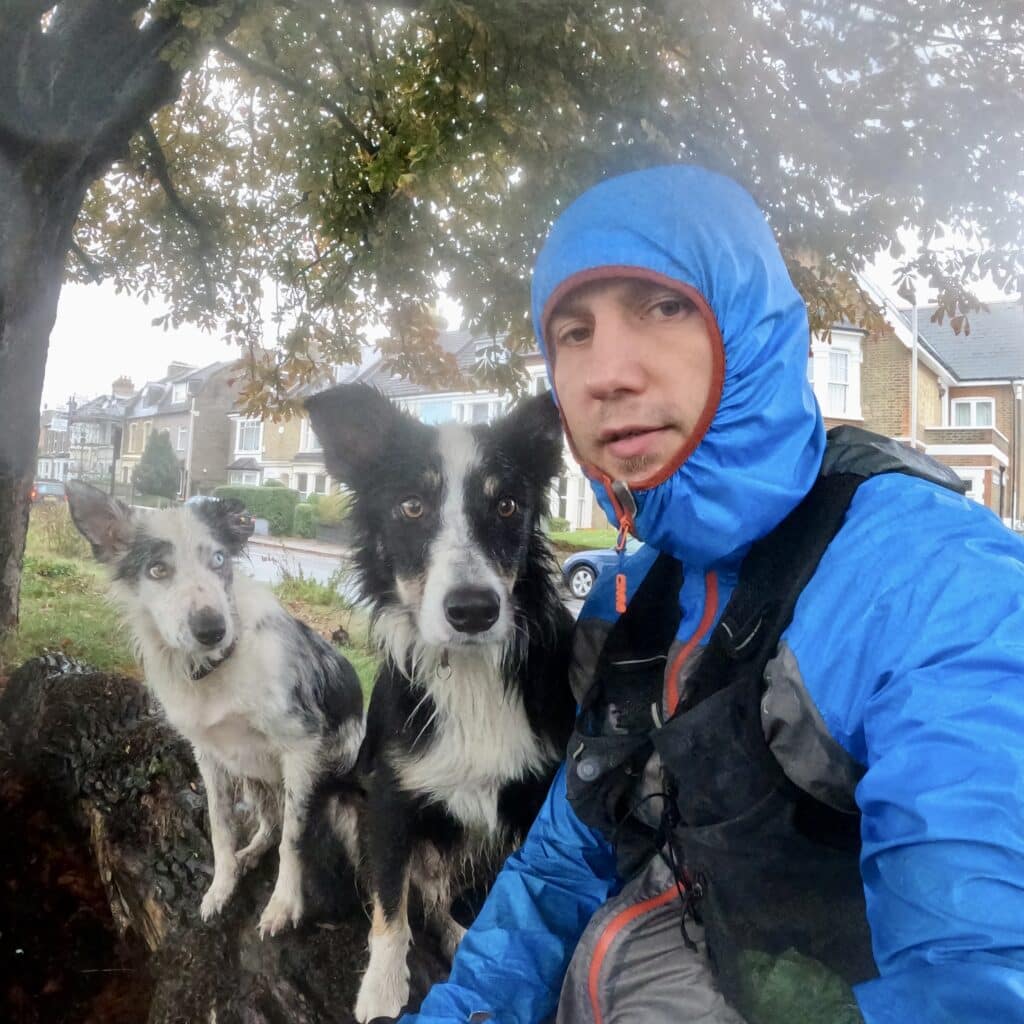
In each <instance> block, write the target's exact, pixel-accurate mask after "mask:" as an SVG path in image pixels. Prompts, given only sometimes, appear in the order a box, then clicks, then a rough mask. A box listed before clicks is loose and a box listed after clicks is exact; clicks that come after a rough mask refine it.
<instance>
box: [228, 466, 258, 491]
mask: <svg viewBox="0 0 1024 1024" xmlns="http://www.w3.org/2000/svg"><path fill="white" fill-rule="evenodd" d="M228 483H229V484H233V485H234V486H235V487H259V485H260V471H259V470H258V469H229V470H228Z"/></svg>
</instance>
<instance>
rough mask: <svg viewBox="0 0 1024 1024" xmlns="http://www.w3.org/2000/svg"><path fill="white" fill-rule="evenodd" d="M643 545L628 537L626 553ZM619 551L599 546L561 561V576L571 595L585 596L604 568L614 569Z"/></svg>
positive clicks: (630, 552)
mask: <svg viewBox="0 0 1024 1024" xmlns="http://www.w3.org/2000/svg"><path fill="white" fill-rule="evenodd" d="M642 547H643V542H642V541H639V540H636V539H634V538H633V537H630V538H629V540H627V541H626V554H629V555H631V554H633V553H634V552H635V551H639V550H640V548H642ZM618 559H619V553H618V552H617V551H616V550H615V548H599V549H597V550H594V551H577V552H576V554H574V555H570V556H569V557H568V558H567V559H566V560H565V561H564V562H563V563H562V578H563V579H564V580H565V585H566V586H567V587H568V588H569V593H570V594H572V596H573V597H581V598H582V597H586V596H587V595H588V594H589V593H590V591H591V590H592V589H593V586H594V581H595V580H596V579H597V577H598V576H600V575H601V573H602V572H604V571H605V570H611V571H612V572H614V571H615V565H616V563H617V562H618Z"/></svg>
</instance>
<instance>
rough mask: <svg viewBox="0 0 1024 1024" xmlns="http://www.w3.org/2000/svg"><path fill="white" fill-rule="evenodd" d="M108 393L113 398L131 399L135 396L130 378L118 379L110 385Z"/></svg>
mask: <svg viewBox="0 0 1024 1024" xmlns="http://www.w3.org/2000/svg"><path fill="white" fill-rule="evenodd" d="M110 393H111V394H112V395H113V396H114V397H115V398H131V397H132V395H134V394H135V385H134V384H133V383H132V379H131V377H118V378H117V380H115V381H114V383H113V384H111V385H110Z"/></svg>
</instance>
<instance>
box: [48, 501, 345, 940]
mask: <svg viewBox="0 0 1024 1024" xmlns="http://www.w3.org/2000/svg"><path fill="white" fill-rule="evenodd" d="M68 501H69V503H70V506H71V515H72V518H73V519H74V521H75V525H76V526H77V527H78V529H79V530H80V531H81V532H82V534H84V536H85V537H86V539H87V540H88V541H89V543H90V544H91V545H92V549H93V553H94V554H95V556H96V558H97V559H98V560H99V561H100V562H103V563H105V564H106V565H107V567H108V569H109V570H110V576H111V586H110V590H111V596H112V597H113V599H114V601H115V603H116V604H117V605H118V606H119V608H120V610H121V611H122V613H123V615H124V619H125V622H126V624H127V626H128V629H129V631H130V632H131V636H132V639H133V641H134V644H135V648H136V652H137V655H138V657H139V659H140V661H141V663H142V667H143V671H144V673H145V680H146V684H147V685H148V686H149V687H150V689H151V690H152V692H153V693H154V694H155V695H156V698H157V700H158V701H159V702H160V705H161V706H162V708H163V710H164V713H165V714H166V716H167V719H168V721H169V722H170V723H171V725H173V726H174V727H175V728H176V729H177V730H178V731H179V732H180V733H181V734H182V735H183V736H184V737H185V738H186V739H187V740H189V741H190V742H191V744H192V747H193V749H194V751H195V756H196V762H197V764H198V766H199V771H200V773H201V775H202V778H203V783H204V784H205V786H206V794H207V801H208V804H209V811H210V833H211V840H212V842H213V859H214V873H213V882H212V884H211V885H210V888H209V889H208V890H207V892H206V895H205V896H204V897H203V901H202V905H201V907H200V913H201V915H202V917H203V920H209V919H210V918H211V917H212V916H213V915H215V914H217V913H218V912H219V911H220V910H221V908H222V907H223V906H224V905H225V903H226V902H227V900H228V899H229V898H230V896H231V894H232V893H233V892H234V890H235V886H236V885H237V883H238V880H239V878H240V877H241V876H242V875H243V874H244V873H245V872H246V871H247V870H248V869H249V868H251V867H253V866H255V864H256V863H257V861H258V860H259V858H260V857H261V856H262V855H263V853H265V852H266V851H267V850H268V849H269V848H270V847H271V846H272V845H273V844H274V842H275V838H276V835H277V832H278V830H279V829H280V833H281V841H280V846H279V852H280V867H279V870H278V875H277V883H276V885H275V886H274V891H273V894H272V896H271V898H270V901H269V903H268V904H267V906H266V908H265V910H264V911H263V915H262V917H261V918H260V922H259V928H260V934H261V935H264V936H265V935H268V934H269V935H274V934H276V933H277V932H279V931H281V930H282V929H283V928H285V927H287V926H289V925H294V924H297V923H298V922H299V919H300V918H301V917H302V914H303V875H304V872H303V868H302V859H303V858H302V855H301V852H300V843H301V841H302V840H303V837H304V834H305V832H306V825H307V816H308V814H309V810H310V803H311V800H312V798H313V795H314V791H315V789H316V788H317V787H318V786H319V785H320V783H321V782H322V781H323V780H325V779H337V778H341V777H344V776H345V775H346V773H349V772H350V771H351V769H352V768H353V766H354V764H355V761H356V757H357V755H358V751H359V745H360V743H361V740H362V736H363V713H362V712H363V698H362V691H361V690H360V687H359V678H358V676H357V675H356V673H355V669H353V668H352V666H351V665H350V664H349V663H348V662H347V661H346V660H345V659H344V658H343V657H341V655H340V654H338V653H337V652H336V651H335V650H334V648H333V647H331V645H330V644H328V643H327V641H325V640H323V639H322V638H321V637H320V636H318V635H317V634H316V633H314V632H313V630H311V629H310V628H309V627H308V626H306V625H305V624H304V623H302V622H299V621H298V620H297V619H295V618H293V617H292V616H291V615H289V614H288V613H287V612H286V611H285V610H284V609H283V608H282V607H281V605H280V604H278V602H277V599H276V598H275V597H274V595H273V594H272V593H271V592H270V590H269V589H268V588H267V587H265V586H264V585H262V584H260V583H256V582H254V581H253V580H250V579H249V578H248V577H246V576H243V575H241V574H240V575H238V576H237V577H236V576H235V575H234V573H233V568H232V557H233V556H235V555H238V554H240V553H241V551H242V549H243V547H244V544H245V538H244V537H243V536H242V535H241V534H239V532H238V530H237V526H236V517H235V513H236V512H237V511H238V509H239V508H240V506H239V505H238V503H237V502H228V501H211V502H207V503H204V504H201V505H198V506H196V507H195V508H191V507H182V508H175V509H168V510H164V511H154V512H152V513H146V514H143V515H133V514H132V513H131V511H130V510H129V509H128V508H127V507H126V506H125V505H123V504H121V502H119V501H116V500H113V499H111V498H108V497H107V495H105V494H104V493H103V492H102V491H99V490H97V489H96V488H95V487H91V486H90V485H89V484H85V483H80V482H71V483H69V484H68ZM237 782H241V783H242V784H243V787H244V790H245V794H246V797H247V800H248V802H249V803H250V805H251V806H253V807H254V809H255V811H256V815H257V827H256V831H255V833H254V834H253V836H252V837H251V839H250V840H249V842H248V844H247V845H246V846H245V847H244V848H243V849H241V850H237V849H236V845H235V834H234V827H233V813H232V812H233V807H234V804H235V792H234V791H235V788H236V787H235V784H236V783H237Z"/></svg>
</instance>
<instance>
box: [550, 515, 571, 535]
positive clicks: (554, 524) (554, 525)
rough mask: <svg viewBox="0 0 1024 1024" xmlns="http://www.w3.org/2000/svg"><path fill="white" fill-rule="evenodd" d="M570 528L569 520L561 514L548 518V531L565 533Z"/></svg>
mask: <svg viewBox="0 0 1024 1024" xmlns="http://www.w3.org/2000/svg"><path fill="white" fill-rule="evenodd" d="M568 529H569V520H568V519H563V518H562V517H561V516H550V517H549V518H548V533H565V532H566V531H567V530H568Z"/></svg>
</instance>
